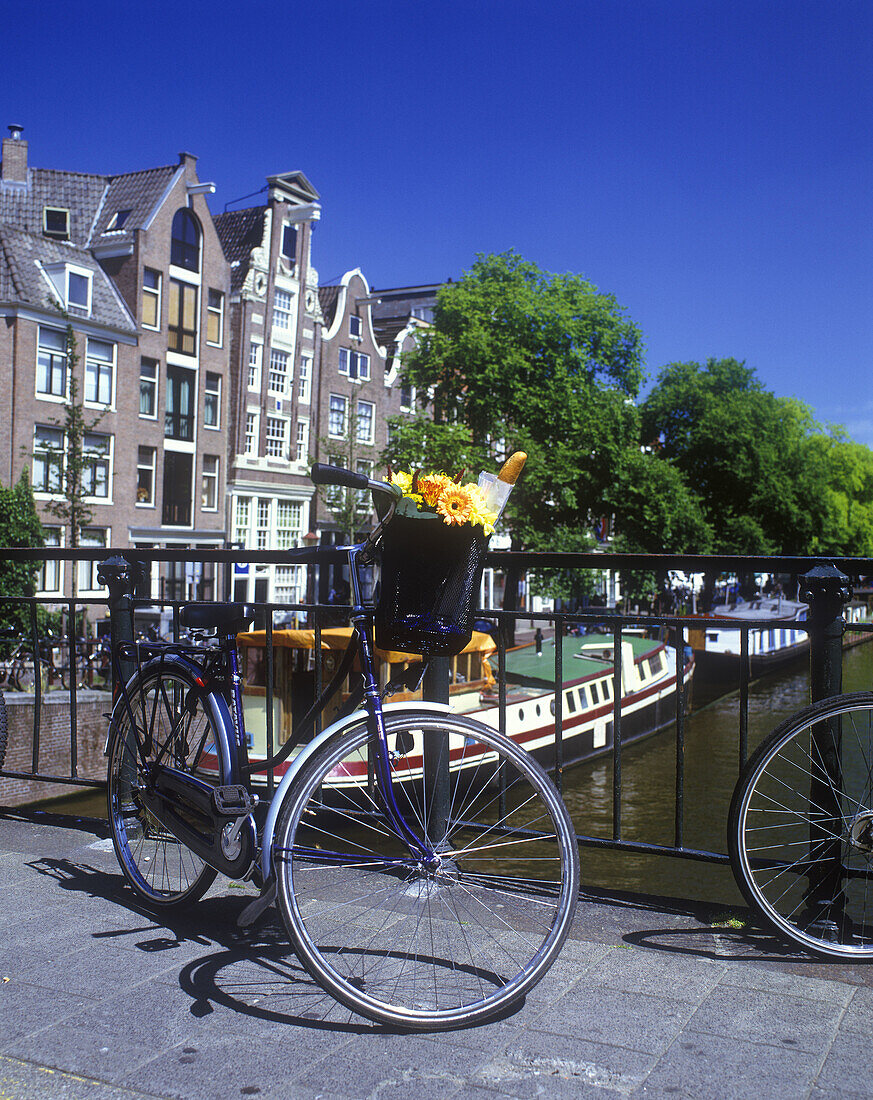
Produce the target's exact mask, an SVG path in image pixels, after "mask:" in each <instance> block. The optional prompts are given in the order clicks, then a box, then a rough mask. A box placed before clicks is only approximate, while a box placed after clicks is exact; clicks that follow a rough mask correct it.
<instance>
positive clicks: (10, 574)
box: [0, 471, 45, 635]
mask: <svg viewBox="0 0 873 1100" xmlns="http://www.w3.org/2000/svg"><path fill="white" fill-rule="evenodd" d="M44 545H45V533H44V532H43V529H42V524H41V523H40V522H39V516H38V515H37V512H36V504H35V503H34V499H33V491H32V490H31V487H30V481H29V480H28V476H27V472H26V471H25V472H22V474H21V477H20V478H19V479H18V481H17V483H16V484H15V485H13V486H11V487H10V488H8V489H7V488H4V486H2V485H0V546H5V547H19V548H22V549H27V550H32V549H35V548H37V547H42V546H44ZM38 574H39V562H16V561H11V560H10V559H8V558H2V559H0V595H2V596H12V597H16V596H32V595H33V592H34V588H35V585H36V578H37V575H38ZM0 614H2V622H3V624H4V625H5V626H12V625H15V626H17V627H18V629H19V630H20V631H21V632H22V633H24V634H26V635H29V634H30V628H31V624H30V614H29V612H28V609H27V608H26V607H25V606H24V605H23V604H19V603H15V602H10V603H7V602H6V601H5V600H4V601H2V604H0Z"/></svg>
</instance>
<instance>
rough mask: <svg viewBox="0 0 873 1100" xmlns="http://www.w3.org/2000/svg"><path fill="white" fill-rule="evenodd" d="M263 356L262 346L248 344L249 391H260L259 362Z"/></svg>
mask: <svg viewBox="0 0 873 1100" xmlns="http://www.w3.org/2000/svg"><path fill="white" fill-rule="evenodd" d="M263 354H264V345H263V344H255V343H254V342H252V343H251V344H249V389H250V390H258V391H260V389H261V360H262V358H263Z"/></svg>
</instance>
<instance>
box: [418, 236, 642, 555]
mask: <svg viewBox="0 0 873 1100" xmlns="http://www.w3.org/2000/svg"><path fill="white" fill-rule="evenodd" d="M640 355H641V336H640V332H639V330H638V328H637V327H636V325H634V324H633V322H632V321H630V320H628V319H627V317H626V316H625V315H624V311H623V310H622V308H621V307H620V306H619V305H618V304H617V302H616V300H615V299H614V298H613V297H612V295H609V294H604V293H601V292H600V291H598V290H597V289H596V288H595V287H594V286H592V285H591V284H590V283H588V282H586V281H585V280H584V279H583V278H582V277H581V276H579V275H573V274H564V275H556V274H550V273H547V272H544V271H542V270H540V268H538V267H537V266H536V265H535V264H532V263H530V262H528V261H526V260H524V259H522V258H521V257H520V256H519V255H517V254H516V253H514V252H508V253H504V254H502V255H496V256H479V257H478V258H477V260H476V262H475V263H474V264H473V266H472V268H471V269H470V271H468V272H467V273H466V274H465V275H464V277H463V278H462V279H461V280H460V281H459V282H457V283H449V284H447V285H445V286H442V287H441V288H440V290H439V292H438V295H437V304H436V309H435V314H434V322H433V325H432V326H431V327H430V328H429V329H427V330H425V331H423V332H422V334H421V337H420V340H419V344H418V346H417V347H416V348H415V349H414V350H413V351H412V352H410V353H407V355H406V356H405V357H404V361H403V374H404V377H405V378H406V379H407V380H408V381H409V382H411V383H412V384H413V385H415V386H416V387H418V389H419V391H420V392H424V393H428V394H429V398H430V401H431V405H432V410H433V419H434V421H435V422H436V423H437V424H443V425H463V426H464V427H466V428H467V429H468V430H469V432H470V437H471V441H472V444H473V445H474V446H475V447H477V448H481V450H482V452H483V456H484V457H486V458H487V463H486V464H487V465H490V466H491V467H492V468H494V467H496V466H498V465H499V464H500V463H501V462H502V460H503V459H504V457H505V456H506V455H508V454H509V453H511V452H512V451H515V450H523V451H526V452H527V453H528V456H529V457H528V465H527V467H526V469H525V472H524V475H523V477H522V479H521V481H520V482H519V484H518V486H517V488H516V490H515V492H514V493H513V497H512V499H511V500H510V508H509V511H508V520H509V525H510V528H511V532H512V536H513V544H514V545H515V546H526V547H529V548H538V547H546V546H549V545H550V544H551V542H552V539H553V533H554V532H555V531H556V530H557V529H559V528H563V529H566V530H568V531H578V532H579V533H580V536H581V537H580V543H581V542H583V541H584V535H583V532H584V531H585V530H586V529H587V528H588V526H589V525H590V522H589V521H590V514H591V513H592V510H594V511H595V512H598V511H599V508H598V503H599V501H600V500H601V499H602V496H603V492H604V489H605V487H606V486H607V485H608V483H609V481H610V478H611V471H612V469H613V467H614V465H615V459H616V456H617V455H618V454H619V453H621V452H622V451H623V450H624V449H626V448H627V447H628V446H629V445H635V444H636V440H637V431H638V419H637V412H636V409H635V407H634V405H633V398H634V397H635V396H636V394H637V392H638V390H639V386H640V383H641V379H642V372H641V367H640Z"/></svg>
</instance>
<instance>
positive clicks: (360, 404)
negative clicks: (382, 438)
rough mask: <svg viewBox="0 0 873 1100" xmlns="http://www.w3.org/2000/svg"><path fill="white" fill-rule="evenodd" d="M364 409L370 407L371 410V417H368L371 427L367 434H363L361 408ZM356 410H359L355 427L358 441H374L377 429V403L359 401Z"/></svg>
mask: <svg viewBox="0 0 873 1100" xmlns="http://www.w3.org/2000/svg"><path fill="white" fill-rule="evenodd" d="M362 409H369V410H370V412H369V417H368V421H369V429H368V431H367V434H366V435H362V434H361V423H362V417H361V410H362ZM356 412H357V416H356V417H355V425H356V427H355V438H356V439H357V441H358V443H372V442H373V439H374V438H375V430H376V406H375V404H374V403H373V402H372V401H359V402H358V407H357V410H356Z"/></svg>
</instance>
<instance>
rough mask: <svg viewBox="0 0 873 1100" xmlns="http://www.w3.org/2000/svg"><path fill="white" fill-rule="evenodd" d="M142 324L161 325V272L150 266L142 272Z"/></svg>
mask: <svg viewBox="0 0 873 1100" xmlns="http://www.w3.org/2000/svg"><path fill="white" fill-rule="evenodd" d="M142 325H143V328H160V327H161V273H160V271H153V270H152V269H151V268H150V267H146V268H144V269H143V273H142Z"/></svg>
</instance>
